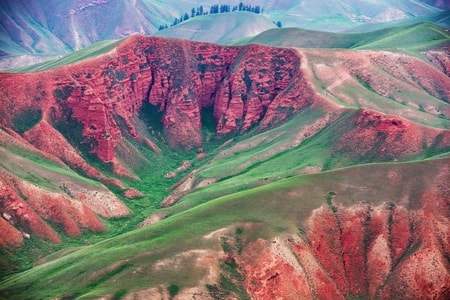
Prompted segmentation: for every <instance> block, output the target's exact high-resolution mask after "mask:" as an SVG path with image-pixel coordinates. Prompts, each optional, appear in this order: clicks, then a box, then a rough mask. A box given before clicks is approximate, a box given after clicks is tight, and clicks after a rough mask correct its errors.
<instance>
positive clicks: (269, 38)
mask: <svg viewBox="0 0 450 300" xmlns="http://www.w3.org/2000/svg"><path fill="white" fill-rule="evenodd" d="M449 41H450V34H449V33H448V32H447V31H446V30H445V29H443V28H442V27H440V26H437V25H434V24H432V23H427V22H425V23H418V24H413V25H406V26H399V27H390V28H385V29H380V30H377V31H371V32H364V33H332V32H323V31H313V30H305V29H300V28H279V29H271V30H268V31H265V32H263V33H261V34H259V35H257V36H255V37H253V38H247V39H242V40H240V41H237V42H236V43H235V44H237V45H243V44H251V43H258V44H265V45H272V46H280V47H296V48H345V49H393V48H399V49H409V48H421V47H429V46H433V45H438V44H441V43H445V42H447V43H448V42H449Z"/></svg>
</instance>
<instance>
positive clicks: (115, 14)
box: [0, 0, 446, 69]
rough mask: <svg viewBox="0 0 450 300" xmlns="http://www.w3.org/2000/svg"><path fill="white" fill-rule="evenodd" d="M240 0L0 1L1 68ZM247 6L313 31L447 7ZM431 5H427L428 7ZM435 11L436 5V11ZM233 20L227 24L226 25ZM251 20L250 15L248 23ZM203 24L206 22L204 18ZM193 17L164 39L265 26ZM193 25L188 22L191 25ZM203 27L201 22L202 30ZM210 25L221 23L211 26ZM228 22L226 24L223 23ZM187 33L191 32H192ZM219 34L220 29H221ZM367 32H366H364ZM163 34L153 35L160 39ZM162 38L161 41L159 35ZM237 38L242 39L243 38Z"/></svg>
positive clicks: (403, 2)
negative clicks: (201, 9)
mask: <svg viewBox="0 0 450 300" xmlns="http://www.w3.org/2000/svg"><path fill="white" fill-rule="evenodd" d="M239 2H240V1H239V0H230V1H216V0H208V1H198V2H195V3H194V2H192V1H187V0H168V1H164V2H163V1H154V0H47V1H45V2H44V1H39V0H4V1H1V2H0V35H1V38H0V57H2V58H3V59H1V61H0V68H2V69H5V68H10V67H15V66H20V65H23V64H24V63H32V62H39V61H42V60H44V59H47V58H48V57H56V56H61V55H65V54H67V53H70V52H72V51H74V50H79V49H81V48H84V47H86V46H89V45H91V44H93V43H96V42H99V41H102V40H109V39H121V38H124V37H126V36H129V35H132V34H136V33H140V34H144V35H153V34H155V33H156V32H157V31H158V28H159V27H160V26H161V25H165V24H172V22H173V21H174V19H176V18H180V17H181V16H183V15H184V14H188V15H189V16H191V11H192V9H193V8H194V9H195V8H197V7H200V6H202V7H203V8H204V11H205V13H206V12H209V9H210V7H211V6H212V5H214V4H227V5H238V4H239ZM391 2H392V1H387V0H386V1H376V2H374V1H368V0H365V1H356V0H334V1H313V0H303V1H293V0H288V1H282V2H280V1H271V0H265V1H254V0H249V1H244V3H246V4H248V5H253V6H256V5H259V6H260V7H261V8H262V13H263V16H264V17H265V18H267V19H269V20H271V21H274V22H281V24H282V25H283V26H284V27H287V26H289V27H301V28H305V29H313V30H322V31H323V30H325V31H343V30H349V29H351V28H354V27H357V26H360V25H364V24H374V23H380V22H386V21H393V20H402V19H407V18H410V17H414V16H421V15H427V14H431V13H436V12H441V11H442V8H446V5H445V4H443V2H442V1H441V2H439V1H434V2H432V3H431V4H432V5H430V4H426V3H424V2H422V1H413V0H399V1H395V2H394V3H391ZM429 2H430V1H429ZM433 5H436V6H433ZM230 18H231V20H230ZM245 18H248V17H245ZM202 19H203V20H202ZM202 19H197V20H196V18H193V19H192V20H191V21H190V22H189V23H185V22H183V23H182V24H181V25H182V26H181V27H180V28H179V29H175V28H173V30H171V31H168V32H166V33H164V34H171V35H173V36H180V35H183V34H185V35H186V36H184V38H193V39H196V40H198V39H199V37H198V33H197V34H193V33H189V30H190V29H199V28H200V29H201V28H206V27H209V26H210V27H211V28H212V29H214V30H219V32H222V33H219V35H220V36H223V38H219V39H216V38H214V37H213V35H214V33H206V30H203V33H204V35H205V36H208V40H217V41H221V39H222V40H223V41H224V42H228V41H229V40H230V39H232V38H235V37H236V35H238V34H239V33H244V34H246V33H247V32H248V30H249V31H250V32H253V33H254V34H256V33H258V32H257V31H258V30H260V28H265V27H267V26H268V24H265V23H266V21H262V20H261V18H258V20H259V21H257V22H258V24H259V25H256V26H257V27H258V28H253V29H250V28H249V25H245V26H243V27H244V28H246V30H244V32H242V30H241V29H239V30H233V29H232V28H231V29H232V32H233V33H232V34H230V35H227V36H225V34H224V33H223V32H225V30H226V29H230V27H232V26H233V24H236V25H239V26H241V25H242V24H243V23H246V24H249V22H248V20H237V19H236V15H234V16H233V15H232V14H230V15H229V16H228V15H227V17H225V16H222V15H215V18H209V19H207V18H202ZM194 20H195V21H196V22H193V23H192V21H194ZM202 22H206V23H205V24H202ZM213 23H218V24H216V25H212V24H213ZM220 23H225V24H220ZM189 28H190V29H189ZM220 28H222V29H220ZM368 30H370V29H368ZM159 34H160V33H157V35H159ZM164 34H163V33H161V35H164ZM242 37H243V36H240V37H239V38H242Z"/></svg>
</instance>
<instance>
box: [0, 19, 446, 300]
mask: <svg viewBox="0 0 450 300" xmlns="http://www.w3.org/2000/svg"><path fill="white" fill-rule="evenodd" d="M418 32H425V33H424V34H423V35H422V39H418V40H417V43H411V44H408V45H407V47H406V48H405V50H408V51H409V54H408V53H407V52H401V51H399V50H398V49H383V50H379V49H377V48H378V46H377V47H374V46H373V45H382V44H384V45H386V48H389V47H391V46H392V45H393V44H392V41H395V39H396V38H394V37H397V38H400V37H402V36H403V37H406V36H408V35H411V34H414V35H416V36H418V37H420V35H417V33H418ZM429 32H436V36H437V37H438V39H437V40H435V39H434V36H430V35H429V34H428V33H429ZM339 36H340V35H339ZM375 36H377V34H368V35H367V37H366V39H365V40H364V41H365V42H366V43H367V44H362V42H363V41H360V42H361V44H359V46H358V47H359V48H361V49H323V48H320V49H319V48H317V49H313V48H309V49H296V48H278V47H271V46H265V45H261V44H251V45H242V46H224V45H218V44H210V43H201V42H191V41H187V40H179V39H168V38H161V37H145V36H140V35H135V36H133V37H130V38H127V39H124V40H121V41H105V42H103V43H100V44H96V45H93V46H91V47H89V48H86V49H84V50H82V51H79V52H75V53H74V54H72V55H69V56H67V57H64V58H62V59H61V60H56V61H52V62H47V63H43V64H40V65H38V66H34V67H30V68H24V69H22V70H21V72H16V73H13V72H4V73H0V95H1V97H0V126H1V130H0V133H1V134H0V156H1V160H0V161H1V169H0V171H1V173H0V197H1V199H2V200H3V201H1V203H0V204H1V206H0V213H1V215H2V217H3V218H2V219H0V232H2V235H1V236H0V243H1V244H0V245H1V249H0V254H1V260H0V266H1V269H2V273H1V276H2V280H1V282H0V296H1V297H5V298H7V299H14V297H15V298H16V299H24V298H25V299H26V298H27V297H28V298H30V299H41V298H44V299H47V298H55V297H68V298H78V299H88V298H94V297H103V296H105V297H109V298H123V299H133V297H138V298H152V297H160V298H167V299H169V298H171V297H172V298H174V299H185V298H187V297H192V296H194V295H201V296H202V297H204V298H206V299H209V298H208V297H210V298H226V297H235V298H239V299H245V298H249V297H250V298H255V299H272V298H276V297H284V298H286V299H298V298H327V297H328V298H330V297H331V298H342V299H343V298H351V297H354V298H355V297H363V298H364V297H374V296H377V297H379V298H382V299H389V298H392V297H394V298H395V297H405V298H408V297H422V296H423V297H425V296H426V297H428V296H430V295H431V296H434V297H435V298H442V299H445V297H446V296H448V291H449V289H450V287H449V286H448V282H450V281H449V280H448V279H449V271H448V270H449V266H448V260H447V259H446V257H447V256H448V253H449V247H450V246H449V244H448V242H447V240H448V239H446V238H445V237H447V236H448V234H449V233H448V232H449V228H450V226H449V225H450V224H449V222H448V218H447V216H448V211H447V210H448V209H447V208H448V203H449V201H450V198H449V197H448V195H449V189H450V187H449V182H450V181H449V180H448V179H449V178H450V173H449V172H450V170H449V169H448V166H449V161H448V157H449V155H450V154H449V153H450V104H449V101H450V90H449V88H448V87H449V86H450V76H449V74H450V60H449V59H448V57H449V55H448V48H446V46H445V44H443V43H442V41H444V42H445V41H446V39H448V36H446V35H445V32H444V31H442V30H441V29H439V28H438V27H435V26H434V25H430V24H420V25H416V26H412V27H407V28H395V29H392V31H389V32H387V33H386V34H385V35H378V37H377V38H376V39H375V38H374V37H375ZM426 37H428V39H427V38H426ZM440 39H442V40H440ZM324 40H325V39H324ZM434 41H436V42H434ZM362 48H365V49H362ZM380 48H383V47H381V46H380ZM324 224H326V226H325V227H324ZM319 225H320V226H319ZM141 227H143V228H141ZM138 228H139V229H138ZM255 253H258V254H259V255H255ZM260 266H264V267H260ZM186 270H189V273H186ZM410 270H416V271H415V273H414V272H411V271H410ZM17 272H19V273H17ZM13 273H17V274H13ZM69 278H70V280H69ZM48 282H51V283H52V284H48ZM117 282H120V288H118V287H117V286H118V285H117ZM320 282H322V283H324V282H325V286H321V285H320V284H319V283H320ZM113 283H114V284H113ZM430 298H431V297H430Z"/></svg>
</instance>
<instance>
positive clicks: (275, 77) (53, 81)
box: [0, 36, 314, 165]
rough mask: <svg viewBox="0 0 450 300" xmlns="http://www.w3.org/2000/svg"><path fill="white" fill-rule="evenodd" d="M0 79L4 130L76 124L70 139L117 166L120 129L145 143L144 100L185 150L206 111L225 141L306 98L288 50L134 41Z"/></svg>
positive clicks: (194, 143)
mask: <svg viewBox="0 0 450 300" xmlns="http://www.w3.org/2000/svg"><path fill="white" fill-rule="evenodd" d="M1 80H2V88H3V90H2V93H3V97H2V99H3V103H2V105H1V106H0V107H1V110H2V112H3V116H4V117H3V118H2V119H1V124H2V125H6V126H9V127H13V128H15V129H16V130H20V129H19V128H18V126H17V124H14V120H16V123H17V122H20V120H21V119H24V118H26V117H27V116H24V114H27V115H28V116H31V117H32V118H33V117H35V118H36V119H37V120H39V119H40V118H39V116H41V117H42V120H44V121H45V122H47V123H48V124H52V125H53V126H55V127H57V128H58V126H67V125H69V126H70V124H72V126H73V124H80V125H79V126H80V128H73V130H79V131H80V132H78V133H76V132H75V133H74V134H79V135H81V136H82V139H83V142H85V143H89V145H90V147H91V150H90V151H91V152H92V153H93V154H95V155H96V156H97V157H98V158H99V159H100V160H102V161H104V162H116V163H117V161H116V154H115V147H116V146H117V143H118V141H119V140H120V139H121V138H122V137H123V134H124V132H126V133H127V134H129V135H131V136H132V137H134V138H136V139H137V140H140V141H142V140H144V139H145V138H146V137H145V136H144V135H145V134H143V133H142V132H139V131H138V130H137V129H136V127H135V122H134V118H136V117H137V116H138V115H139V111H140V109H141V107H142V105H143V103H144V102H148V103H150V105H151V107H152V109H153V111H154V113H155V117H154V118H159V117H161V118H162V119H161V120H155V122H162V124H163V126H164V129H163V130H164V134H165V137H166V139H167V141H168V143H169V145H170V146H171V147H173V148H176V149H183V150H190V149H193V148H196V147H200V146H201V145H202V133H201V126H202V124H201V119H202V113H204V108H207V107H211V108H212V110H213V118H214V120H215V122H216V130H217V133H218V134H219V135H226V134H231V133H242V132H245V131H246V130H248V129H249V128H251V127H252V126H257V125H258V126H259V128H260V129H261V130H264V129H266V128H268V127H270V126H273V125H275V124H277V123H279V122H280V121H281V120H283V119H285V118H287V117H289V116H290V115H291V114H293V113H295V112H297V111H299V110H300V109H302V107H304V106H305V105H308V104H310V103H311V102H312V101H313V97H314V93H313V92H312V90H311V88H310V87H309V86H308V84H307V83H306V81H305V80H304V78H303V76H302V74H301V71H300V56H299V54H298V53H297V52H295V51H293V50H289V49H278V48H270V47H264V46H257V45H250V46H244V47H225V46H219V45H213V44H204V43H192V42H188V41H180V40H168V39H160V38H146V37H141V36H135V37H132V38H129V39H127V40H125V41H123V42H122V43H120V44H119V45H118V47H117V48H115V49H114V50H112V51H111V52H109V53H108V54H106V55H102V56H99V57H97V58H94V59H90V60H86V61H84V62H81V63H78V64H75V65H68V66H64V67H60V68H57V69H53V70H47V71H43V72H37V73H32V74H26V75H25V74H2V77H1ZM12 103H14V105H11V104H12ZM158 112H159V114H158ZM208 113H210V112H209V111H208ZM6 115H8V116H9V117H8V118H6V117H5V116H6ZM11 116H12V118H11ZM207 117H208V116H207ZM209 117H211V116H209ZM32 118H31V119H32ZM28 119H29V118H28ZM30 121H31V122H32V120H30ZM119 121H120V122H123V123H124V124H125V126H124V127H125V128H121V126H119V124H118V123H119ZM15 125H16V126H15ZM34 126H35V124H29V127H30V128H28V127H27V128H23V131H28V130H32V129H33V128H34ZM39 126H41V127H42V126H43V125H42V124H41V125H39ZM36 131H38V130H35V132H34V133H33V134H32V135H33V139H32V140H31V142H33V141H35V140H41V141H42V138H39V136H36V134H38V133H39V132H42V134H44V132H45V131H43V130H39V131H38V132H36ZM50 131H51V129H50ZM28 135H31V134H28ZM66 135H67V134H66ZM55 143H56V142H55ZM58 143H59V144H61V147H62V146H63V144H64V142H63V141H61V142H58ZM40 144H42V142H40ZM64 146H65V145H64ZM66 156H67V155H66ZM74 159H75V158H74ZM77 160H78V159H77ZM76 164H77V165H80V162H76Z"/></svg>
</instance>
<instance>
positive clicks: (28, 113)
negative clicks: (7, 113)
mask: <svg viewBox="0 0 450 300" xmlns="http://www.w3.org/2000/svg"><path fill="white" fill-rule="evenodd" d="M41 120H42V110H41V109H40V108H27V109H24V110H23V111H21V112H20V114H18V115H16V116H15V117H14V118H13V120H12V122H13V125H14V129H15V130H16V131H17V132H18V133H20V134H22V133H24V132H25V131H27V130H29V129H31V128H33V127H34V126H36V124H38V123H39V122H40V121H41Z"/></svg>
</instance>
